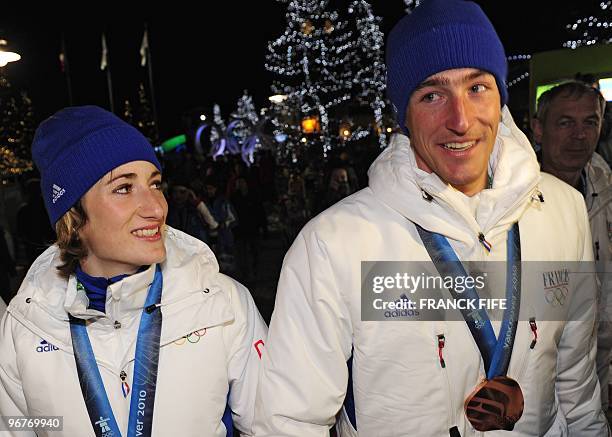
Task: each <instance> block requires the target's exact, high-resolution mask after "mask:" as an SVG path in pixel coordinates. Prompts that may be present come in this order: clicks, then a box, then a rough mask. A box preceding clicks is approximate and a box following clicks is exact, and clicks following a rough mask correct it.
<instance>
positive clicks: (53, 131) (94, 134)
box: [32, 106, 161, 226]
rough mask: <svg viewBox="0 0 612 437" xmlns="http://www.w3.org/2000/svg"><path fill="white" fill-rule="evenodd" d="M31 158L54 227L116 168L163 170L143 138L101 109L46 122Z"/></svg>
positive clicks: (65, 112) (78, 109) (73, 111)
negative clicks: (145, 165)
mask: <svg viewBox="0 0 612 437" xmlns="http://www.w3.org/2000/svg"><path fill="white" fill-rule="evenodd" d="M32 158H33V159H34V163H35V164H36V167H37V168H38V170H39V171H40V176H41V178H40V185H41V189H42V195H43V199H44V201H45V206H46V208H47V212H48V213H49V218H50V220H51V225H52V226H55V223H57V221H58V220H59V219H60V218H61V217H62V216H63V215H64V214H65V213H66V212H67V211H68V210H69V209H70V208H72V207H73V206H74V205H75V204H76V203H77V202H78V201H79V199H81V197H83V195H84V194H85V193H87V191H89V189H90V188H91V187H92V186H93V185H94V184H95V183H96V182H98V180H100V178H102V176H104V175H105V174H106V173H108V172H109V171H111V170H113V169H114V168H116V167H119V166H120V165H123V164H126V163H128V162H132V161H148V162H150V163H152V164H153V165H155V167H157V168H158V169H159V170H160V171H161V164H160V163H159V161H158V159H157V156H155V151H154V150H153V146H151V143H149V141H148V140H147V139H146V138H145V137H144V135H142V134H141V133H140V132H139V131H138V130H137V129H136V128H135V127H133V126H131V125H129V124H128V123H126V122H125V121H123V120H121V119H120V118H119V117H117V116H116V115H114V114H112V113H110V112H108V111H106V110H104V109H102V108H99V107H97V106H75V107H69V108H64V109H62V110H60V111H59V112H57V113H56V114H55V115H52V116H51V117H49V118H48V119H47V120H45V121H43V122H42V123H41V124H40V126H38V129H36V134H35V135H34V141H33V142H32Z"/></svg>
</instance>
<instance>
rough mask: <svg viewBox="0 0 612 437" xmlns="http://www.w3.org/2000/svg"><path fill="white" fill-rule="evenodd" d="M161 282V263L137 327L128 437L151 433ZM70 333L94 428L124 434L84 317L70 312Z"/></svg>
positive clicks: (116, 436) (105, 435) (106, 434)
mask: <svg viewBox="0 0 612 437" xmlns="http://www.w3.org/2000/svg"><path fill="white" fill-rule="evenodd" d="M162 286H163V277H162V272H161V268H160V266H159V264H158V265H157V266H156V268H155V277H154V278H153V283H152V284H151V286H150V287H149V291H148V293H147V298H146V301H145V305H144V309H143V311H142V316H141V318H140V326H139V328H138V338H137V341H136V356H135V359H134V377H133V385H132V397H131V399H130V412H129V421H128V434H127V435H128V437H134V436H137V435H138V436H143V437H147V436H150V435H151V428H152V423H153V407H154V404H155V389H156V386H157V367H158V363H159V341H160V336H161V326H162V313H161V310H160V309H159V307H158V306H157V305H158V304H159V303H160V301H161V293H162ZM70 333H71V336H72V346H73V349H74V359H75V362H76V367H77V373H78V375H79V383H80V385H81V392H82V393H83V399H84V400H85V405H86V407H87V413H88V414H89V419H90V421H91V425H92V427H93V430H94V432H95V434H96V436H97V437H121V432H120V431H119V426H118V425H117V421H116V419H115V415H114V414H113V410H112V408H111V406H110V402H109V400H108V395H107V394H106V390H105V389H104V383H103V381H102V376H101V375H100V370H99V368H98V364H97V363H96V359H95V356H94V353H93V349H92V347H91V342H90V341H89V336H88V334H87V327H86V324H85V320H82V319H77V318H75V317H72V316H71V317H70Z"/></svg>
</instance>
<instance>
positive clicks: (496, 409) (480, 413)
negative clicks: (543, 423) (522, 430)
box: [465, 376, 525, 432]
mask: <svg viewBox="0 0 612 437" xmlns="http://www.w3.org/2000/svg"><path fill="white" fill-rule="evenodd" d="M524 404H525V401H524V399H523V392H522V391H521V387H520V386H519V385H518V382H516V381H515V380H514V379H511V378H508V377H507V376H496V377H495V378H493V379H485V380H484V381H483V382H481V383H480V384H478V386H476V388H475V389H474V391H472V393H471V394H470V395H469V396H468V397H467V399H466V400H465V415H466V417H467V418H468V420H469V421H470V423H471V424H472V426H473V427H474V429H476V430H477V431H482V432H484V431H493V430H498V429H499V430H505V431H512V430H513V429H514V425H515V424H516V422H518V420H519V419H520V418H521V416H522V415H523V407H524Z"/></svg>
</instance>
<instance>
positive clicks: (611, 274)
mask: <svg viewBox="0 0 612 437" xmlns="http://www.w3.org/2000/svg"><path fill="white" fill-rule="evenodd" d="M605 107H606V100H605V98H604V97H603V95H602V94H601V92H599V90H598V89H596V88H593V87H592V86H590V85H588V84H585V83H582V82H577V81H570V82H566V83H564V84H561V85H559V86H557V87H554V88H552V89H550V90H548V91H546V92H545V93H543V94H542V95H541V96H540V98H539V99H538V111H537V114H536V118H535V119H534V122H533V132H534V137H535V141H536V143H538V144H539V145H540V147H541V149H542V171H545V172H547V173H550V174H552V175H554V176H556V177H558V178H559V179H561V180H562V181H563V182H566V183H567V184H569V185H571V186H572V187H574V188H576V189H577V190H578V191H580V193H581V194H582V195H583V196H584V199H585V201H586V206H587V211H588V214H589V222H590V224H591V236H592V239H593V253H594V256H595V262H596V264H597V272H598V276H599V282H600V289H601V295H600V310H599V316H600V321H599V328H598V335H597V347H598V350H597V374H598V376H599V383H600V385H601V401H602V408H603V409H604V411H606V410H607V409H608V403H609V402H608V380H609V373H610V350H611V349H612V326H611V324H610V320H611V319H612V297H610V296H609V295H610V293H612V269H611V267H610V265H611V263H612V232H611V231H612V173H611V172H610V168H609V167H608V164H607V163H606V162H605V161H604V159H603V158H602V157H601V156H600V155H598V154H597V153H596V152H595V148H596V147H597V142H598V141H599V137H600V134H601V129H602V125H603V115H604V111H605Z"/></svg>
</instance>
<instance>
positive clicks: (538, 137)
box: [531, 117, 544, 144]
mask: <svg viewBox="0 0 612 437" xmlns="http://www.w3.org/2000/svg"><path fill="white" fill-rule="evenodd" d="M531 130H532V132H533V139H534V140H535V142H536V143H538V144H542V135H543V133H544V127H543V126H542V123H540V120H538V119H537V118H536V117H533V118H532V119H531Z"/></svg>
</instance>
